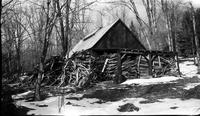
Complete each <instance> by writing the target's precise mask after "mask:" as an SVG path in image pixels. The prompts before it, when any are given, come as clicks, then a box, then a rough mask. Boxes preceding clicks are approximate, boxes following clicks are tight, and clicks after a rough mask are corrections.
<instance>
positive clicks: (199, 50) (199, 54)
mask: <svg viewBox="0 0 200 116" xmlns="http://www.w3.org/2000/svg"><path fill="white" fill-rule="evenodd" d="M190 6H191V11H192V23H193V33H194V39H195V47H196V57H197V65H198V73H200V47H199V39H198V37H197V30H196V20H195V10H194V7H193V5H192V3H191V2H190Z"/></svg>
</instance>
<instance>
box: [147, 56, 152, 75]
mask: <svg viewBox="0 0 200 116" xmlns="http://www.w3.org/2000/svg"><path fill="white" fill-rule="evenodd" d="M148 65H149V75H150V76H153V72H152V69H153V66H152V54H151V53H150V54H149V60H148Z"/></svg>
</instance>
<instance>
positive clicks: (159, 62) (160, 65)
mask: <svg viewBox="0 0 200 116" xmlns="http://www.w3.org/2000/svg"><path fill="white" fill-rule="evenodd" d="M158 64H159V68H161V67H162V64H161V61H160V56H158Z"/></svg>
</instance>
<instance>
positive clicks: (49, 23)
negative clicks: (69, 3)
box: [35, 0, 56, 100]
mask: <svg viewBox="0 0 200 116" xmlns="http://www.w3.org/2000/svg"><path fill="white" fill-rule="evenodd" d="M51 3H52V1H51V0H47V1H46V5H42V9H43V10H42V12H45V14H44V15H45V16H44V18H45V19H46V20H45V26H44V40H43V46H42V53H41V55H40V64H39V73H38V78H37V81H36V85H35V100H40V99H41V97H40V86H41V81H42V78H43V77H44V63H45V59H46V55H47V50H48V47H49V40H50V37H51V34H52V30H53V27H54V24H55V20H56V13H55V10H52V9H51V7H50V4H51ZM45 6H46V7H45Z"/></svg>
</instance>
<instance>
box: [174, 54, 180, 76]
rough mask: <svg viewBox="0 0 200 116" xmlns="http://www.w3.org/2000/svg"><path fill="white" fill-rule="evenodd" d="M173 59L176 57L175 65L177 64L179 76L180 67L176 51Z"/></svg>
mask: <svg viewBox="0 0 200 116" xmlns="http://www.w3.org/2000/svg"><path fill="white" fill-rule="evenodd" d="M175 59H176V65H177V68H178V74H179V76H180V77H181V72H180V67H179V59H178V53H176V55H175Z"/></svg>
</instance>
